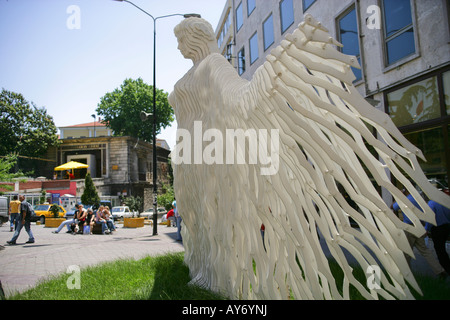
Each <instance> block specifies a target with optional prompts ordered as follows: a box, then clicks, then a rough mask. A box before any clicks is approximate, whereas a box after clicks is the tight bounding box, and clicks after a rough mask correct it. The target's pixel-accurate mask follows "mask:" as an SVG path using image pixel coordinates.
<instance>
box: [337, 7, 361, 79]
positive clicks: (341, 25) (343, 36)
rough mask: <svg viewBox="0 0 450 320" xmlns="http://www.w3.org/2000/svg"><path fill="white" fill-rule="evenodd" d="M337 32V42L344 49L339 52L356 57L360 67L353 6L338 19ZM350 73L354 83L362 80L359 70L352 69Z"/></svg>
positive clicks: (357, 35) (356, 23)
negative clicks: (352, 74) (353, 75)
mask: <svg viewBox="0 0 450 320" xmlns="http://www.w3.org/2000/svg"><path fill="white" fill-rule="evenodd" d="M338 32H339V34H338V36H339V40H340V42H341V43H342V44H343V45H344V47H343V48H341V51H342V52H343V53H345V54H348V55H352V56H356V58H357V59H358V62H359V64H360V65H361V55H360V51H359V34H358V22H357V19H356V10H355V7H354V6H353V7H352V8H351V9H350V11H349V12H346V13H345V14H344V16H342V17H341V18H339V19H338ZM352 71H353V73H354V74H355V77H356V80H355V81H359V80H361V79H362V72H361V69H357V68H353V67H352Z"/></svg>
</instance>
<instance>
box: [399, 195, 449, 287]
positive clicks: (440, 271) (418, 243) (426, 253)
mask: <svg viewBox="0 0 450 320" xmlns="http://www.w3.org/2000/svg"><path fill="white" fill-rule="evenodd" d="M403 193H404V195H405V196H406V197H407V198H408V200H409V201H411V203H412V204H413V205H414V206H415V207H416V208H418V209H419V210H420V211H422V208H421V207H420V206H419V204H418V203H417V201H416V200H415V199H414V197H413V196H412V195H411V194H410V193H409V192H408V190H406V189H405V190H403ZM392 209H393V210H394V211H395V212H397V211H401V210H400V206H399V205H398V203H397V202H395V203H394V204H393V205H392ZM402 216H403V222H404V223H406V224H410V225H413V223H412V221H411V220H410V219H409V218H408V216H407V215H405V214H404V213H403V212H402ZM405 235H406V238H407V239H408V242H409V245H410V246H411V249H412V248H414V247H415V248H416V249H417V250H418V251H419V253H420V254H421V255H422V256H423V257H424V258H425V260H426V261H427V263H428V265H429V266H430V267H431V270H432V271H433V273H434V274H436V275H437V276H438V277H441V278H443V277H444V275H445V270H444V268H442V266H441V265H440V264H439V261H438V260H437V259H436V257H435V256H434V255H433V252H432V251H431V250H430V249H429V248H428V247H427V245H426V243H425V238H426V236H427V234H426V233H424V234H423V235H422V236H421V237H416V236H415V235H413V234H412V233H409V232H408V231H406V232H405ZM406 260H407V262H408V264H409V265H410V266H411V257H410V256H408V255H406Z"/></svg>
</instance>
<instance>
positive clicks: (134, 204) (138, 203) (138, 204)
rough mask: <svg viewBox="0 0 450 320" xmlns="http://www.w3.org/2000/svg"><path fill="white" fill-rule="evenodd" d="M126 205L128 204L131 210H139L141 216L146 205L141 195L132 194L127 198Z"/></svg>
mask: <svg viewBox="0 0 450 320" xmlns="http://www.w3.org/2000/svg"><path fill="white" fill-rule="evenodd" d="M124 202H125V205H127V206H128V207H129V208H130V210H131V211H137V212H138V216H139V217H140V216H141V212H142V207H143V206H144V201H143V199H142V198H141V197H139V196H137V197H134V196H130V197H128V198H126V199H125V201H124Z"/></svg>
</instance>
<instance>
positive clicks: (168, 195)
mask: <svg viewBox="0 0 450 320" xmlns="http://www.w3.org/2000/svg"><path fill="white" fill-rule="evenodd" d="M174 200H175V195H174V192H173V187H172V186H171V185H165V184H163V186H162V193H161V194H160V195H158V205H160V206H161V207H164V208H165V209H166V210H170V209H172V203H173V201H174Z"/></svg>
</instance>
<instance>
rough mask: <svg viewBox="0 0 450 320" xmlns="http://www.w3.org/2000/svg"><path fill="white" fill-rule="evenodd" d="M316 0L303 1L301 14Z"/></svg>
mask: <svg viewBox="0 0 450 320" xmlns="http://www.w3.org/2000/svg"><path fill="white" fill-rule="evenodd" d="M314 2H316V0H303V12H304V11H306V10H308V8H309V7H311V6H312V4H313V3H314Z"/></svg>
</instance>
